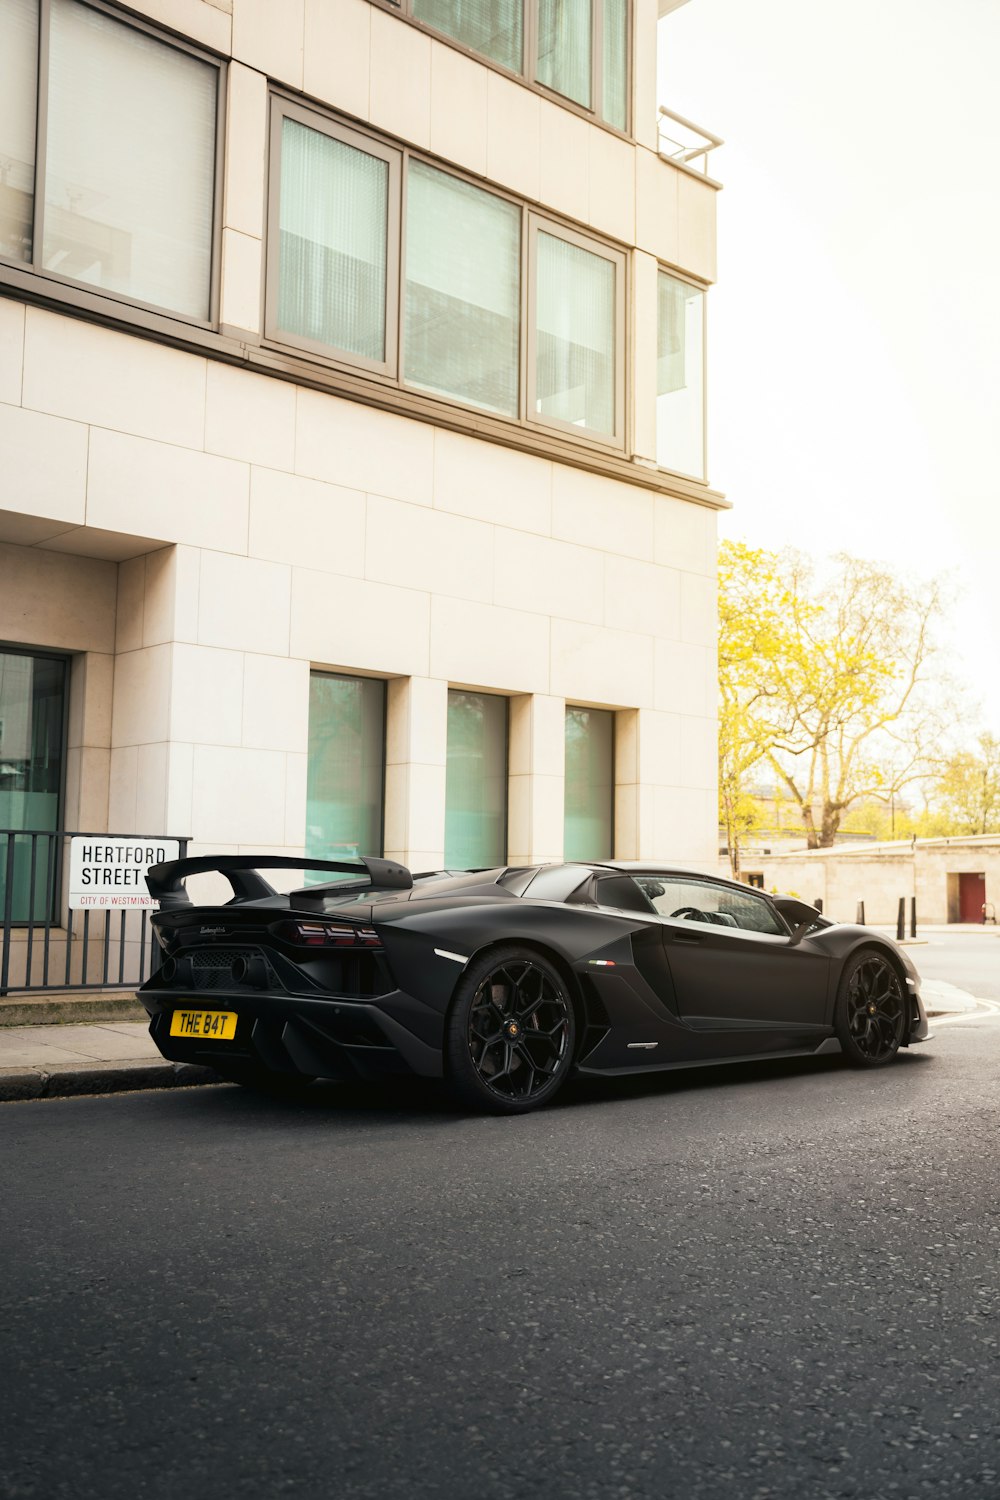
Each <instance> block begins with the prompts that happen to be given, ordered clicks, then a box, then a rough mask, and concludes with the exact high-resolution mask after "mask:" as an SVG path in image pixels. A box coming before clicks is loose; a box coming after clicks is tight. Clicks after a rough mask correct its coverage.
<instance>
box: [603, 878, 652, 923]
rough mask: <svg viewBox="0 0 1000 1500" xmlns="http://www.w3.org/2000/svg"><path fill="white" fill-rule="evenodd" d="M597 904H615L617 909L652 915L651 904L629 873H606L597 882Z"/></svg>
mask: <svg viewBox="0 0 1000 1500" xmlns="http://www.w3.org/2000/svg"><path fill="white" fill-rule="evenodd" d="M597 904H598V906H616V907H617V908H618V910H619V911H638V912H642V913H643V914H644V915H645V916H647V917H648V916H652V913H653V904H652V902H651V901H650V899H649V897H648V896H647V895H646V892H645V891H644V890H643V889H642V888H641V886H640V884H639V882H638V881H637V880H633V879H632V877H631V875H608V876H607V877H606V878H605V879H603V880H599V881H598V882H597Z"/></svg>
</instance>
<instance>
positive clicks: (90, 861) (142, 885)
mask: <svg viewBox="0 0 1000 1500" xmlns="http://www.w3.org/2000/svg"><path fill="white" fill-rule="evenodd" d="M179 855H180V844H179V843H178V841H177V840H176V839H130V838H105V837H104V836H103V835H101V834H97V835H94V834H82V835H80V836H78V837H76V838H72V839H70V848H69V904H70V906H71V907H72V908H73V909H74V910H79V909H80V908H81V907H82V908H84V909H87V910H97V911H107V910H109V909H110V908H112V907H126V906H132V907H135V908H136V909H141V908H142V907H147V906H155V905H156V904H157V903H156V902H155V901H154V900H153V898H152V896H151V895H150V894H149V891H148V890H147V888H146V871H147V870H148V869H149V867H150V865H158V864H162V863H163V861H164V860H167V859H177V858H178V857H179Z"/></svg>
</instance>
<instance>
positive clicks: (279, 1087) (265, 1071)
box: [212, 1060, 314, 1099]
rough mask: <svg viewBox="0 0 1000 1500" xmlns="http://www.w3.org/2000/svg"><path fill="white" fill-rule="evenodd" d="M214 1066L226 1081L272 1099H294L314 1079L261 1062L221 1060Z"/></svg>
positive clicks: (305, 1074)
mask: <svg viewBox="0 0 1000 1500" xmlns="http://www.w3.org/2000/svg"><path fill="white" fill-rule="evenodd" d="M212 1067H213V1068H214V1069H215V1071H216V1072H217V1073H218V1075H219V1077H220V1078H221V1079H222V1080H223V1081H224V1082H225V1083H238V1084H239V1086H240V1088H243V1089H251V1090H252V1091H253V1092H254V1093H255V1094H267V1095H268V1096H269V1098H271V1099H294V1098H295V1097H296V1096H297V1095H298V1094H301V1093H302V1091H303V1089H305V1088H307V1087H308V1086H309V1084H310V1083H312V1082H313V1081H314V1080H313V1078H312V1077H311V1076H310V1075H309V1074H308V1073H276V1072H275V1071H274V1069H273V1068H265V1067H264V1066H263V1065H262V1064H260V1063H251V1062H229V1063H227V1062H222V1061H221V1060H220V1061H219V1062H217V1063H213V1064H212Z"/></svg>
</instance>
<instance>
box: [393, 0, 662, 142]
mask: <svg viewBox="0 0 1000 1500" xmlns="http://www.w3.org/2000/svg"><path fill="white" fill-rule="evenodd" d="M371 3H372V4H373V5H376V6H377V7H378V9H379V10H384V11H388V13H389V14H390V15H393V16H396V17H397V18H398V19H399V20H402V21H405V22H406V23H407V24H408V25H410V26H413V27H415V28H416V29H417V30H418V31H422V32H424V34H425V35H426V36H431V37H434V38H435V39H436V40H437V41H441V42H444V43H445V45H446V46H449V47H454V48H455V50H456V51H457V52H461V53H463V54H464V55H465V56H466V57H470V58H472V59H474V61H476V62H478V63H482V65H483V66H484V67H487V68H490V69H491V70H492V71H494V72H496V73H500V74H502V75H503V77H504V78H510V79H512V80H513V81H514V82H516V83H520V84H523V85H524V86H525V87H526V88H529V89H531V90H532V91H533V92H534V93H537V94H540V95H541V96H542V98H544V99H550V100H551V101H552V103H553V104H559V105H561V106H562V107H563V108H564V109H570V110H572V111H573V113H574V114H577V115H579V116H580V118H581V119H583V120H588V121H590V123H591V124H592V125H600V126H601V128H602V129H604V130H610V131H612V132H613V133H614V134H615V135H617V136H620V137H621V138H622V139H624V140H629V141H631V140H633V139H634V137H633V133H632V132H633V100H632V83H633V55H632V54H633V37H634V35H635V0H626V22H625V124H624V126H621V125H615V124H613V123H612V122H611V121H610V120H606V119H605V118H604V116H603V114H602V113H601V108H600V106H601V105H603V102H604V100H603V93H604V89H603V85H604V9H605V0H591V8H590V15H591V33H590V35H591V59H590V71H591V77H590V91H591V101H592V104H591V107H590V108H588V107H587V106H586V105H584V104H580V103H578V102H577V100H576V99H571V98H570V97H569V96H568V95H567V94H560V93H559V92H558V91H557V90H556V89H553V88H550V87H549V85H548V84H546V83H541V82H540V81H539V79H538V78H537V77H536V74H537V72H538V31H539V23H538V0H522V11H521V67H520V69H518V70H517V71H512V70H511V69H510V68H508V67H506V66H505V65H504V64H503V63H501V62H497V61H496V59H495V58H492V57H490V56H489V55H488V54H487V53H485V52H477V51H476V49H475V48H474V47H470V46H469V45H468V43H466V42H463V41H462V40H461V38H460V37H456V36H452V35H451V33H450V32H447V31H439V30H438V29H437V28H436V27H435V26H431V25H430V23H429V22H427V21H424V20H422V19H421V18H420V17H419V16H415V15H414V14H413V0H371ZM594 101H599V102H594Z"/></svg>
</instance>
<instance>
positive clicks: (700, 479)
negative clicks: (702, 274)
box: [653, 261, 709, 484]
mask: <svg viewBox="0 0 1000 1500" xmlns="http://www.w3.org/2000/svg"><path fill="white" fill-rule="evenodd" d="M656 276H657V305H659V278H660V276H669V277H670V279H671V281H679V282H681V283H682V285H684V286H689V287H692V288H693V289H694V290H695V291H696V292H700V293H701V473H700V474H690V473H688V471H687V470H686V469H673V468H670V467H669V465H667V464H662V463H661V462H660V458H659V454H657V457H656V467H657V468H658V469H660V470H661V472H662V473H664V474H676V475H677V477H678V478H679V479H690V480H692V481H693V482H694V483H695V484H707V483H708V292H709V288H708V286H707V285H706V284H705V283H704V282H701V281H697V280H696V279H695V278H694V277H693V276H690V275H686V274H685V273H684V272H682V271H678V270H676V269H675V268H674V267H673V266H668V265H664V263H663V261H657V263H656ZM659 336H660V329H659V312H658V311H657V329H656V337H657V342H659ZM659 399H660V398H659V396H658V395H656V396H654V398H653V400H654V406H653V425H654V432H655V429H656V406H655V403H656V402H657V401H659Z"/></svg>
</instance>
